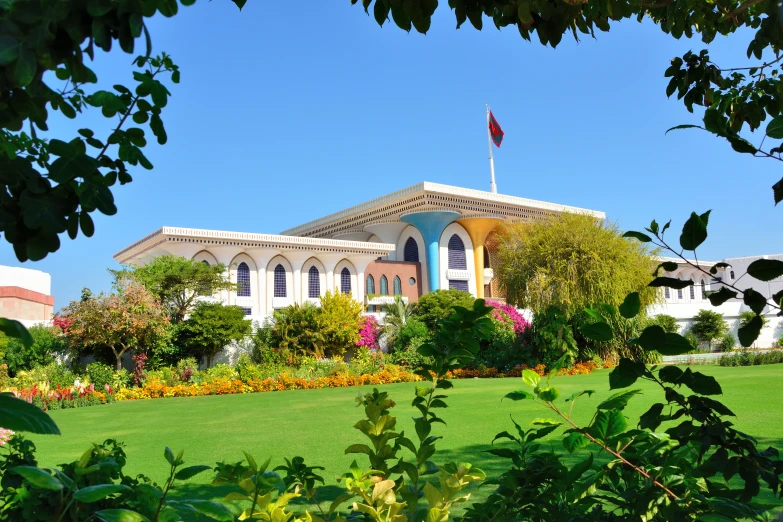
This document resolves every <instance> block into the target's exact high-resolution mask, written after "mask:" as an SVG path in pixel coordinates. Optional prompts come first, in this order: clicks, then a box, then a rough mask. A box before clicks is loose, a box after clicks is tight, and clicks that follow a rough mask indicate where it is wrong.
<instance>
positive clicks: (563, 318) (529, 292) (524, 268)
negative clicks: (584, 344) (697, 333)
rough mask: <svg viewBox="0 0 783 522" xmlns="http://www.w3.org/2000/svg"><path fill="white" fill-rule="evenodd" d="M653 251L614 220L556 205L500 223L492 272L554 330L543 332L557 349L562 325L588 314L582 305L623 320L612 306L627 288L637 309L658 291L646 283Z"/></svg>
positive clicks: (512, 299) (510, 297) (515, 300)
mask: <svg viewBox="0 0 783 522" xmlns="http://www.w3.org/2000/svg"><path fill="white" fill-rule="evenodd" d="M653 253H654V252H651V251H650V250H649V249H648V248H647V247H646V246H644V245H643V244H641V243H639V242H637V241H633V240H630V239H627V238H624V237H622V231H620V230H619V229H618V228H617V225H615V224H614V223H611V222H608V221H605V220H600V219H596V218H595V217H593V216H590V215H586V214H572V213H562V214H558V215H552V216H550V217H549V218H548V219H546V220H542V221H537V222H535V223H520V224H513V225H508V226H506V228H505V229H504V231H503V233H502V234H501V242H500V248H499V251H498V255H499V263H498V267H497V269H496V274H497V278H498V280H499V283H500V286H501V288H502V290H503V291H504V292H505V294H506V299H507V301H508V302H509V303H510V304H513V305H516V306H518V307H521V308H529V309H530V310H532V311H533V313H534V314H535V315H536V317H537V318H539V321H538V322H539V324H542V323H541V321H544V323H545V324H546V325H548V326H547V328H549V329H550V330H553V331H549V332H546V334H547V335H546V336H544V337H543V338H542V339H545V338H546V337H547V336H548V337H549V338H550V339H552V341H551V343H547V344H552V343H555V344H556V350H555V351H558V350H559V351H561V352H562V351H564V348H563V346H564V343H563V341H564V339H571V338H572V336H571V333H572V332H570V331H567V332H564V328H570V327H571V325H572V324H573V322H574V320H577V321H589V320H590V319H589V316H588V317H584V316H582V315H581V314H583V313H584V310H585V308H590V309H592V312H594V313H595V314H599V315H600V316H601V318H602V320H608V321H610V322H612V323H617V324H616V326H618V327H619V326H624V327H629V326H631V325H628V324H626V323H624V322H623V320H622V318H621V317H620V316H619V315H618V313H617V309H618V307H619V306H620V305H622V303H623V302H624V300H625V297H626V295H627V294H628V293H629V292H637V295H638V306H639V307H640V309H641V310H644V309H645V308H646V307H647V306H648V305H650V304H653V303H655V302H656V301H657V300H658V299H660V295H659V291H658V289H655V288H651V287H648V286H647V285H648V283H649V281H650V276H651V274H652V273H653V271H654V270H655V267H656V265H657V263H656V262H655V261H654V259H653V257H652V254H653ZM547 318H550V319H551V320H547ZM534 323H535V322H534ZM631 333H632V332H631V331H629V335H630V334H631ZM564 334H565V335H564ZM554 339H556V341H555V340H554ZM542 342H545V341H543V340H542ZM567 345H569V346H573V343H567ZM600 355H606V354H600Z"/></svg>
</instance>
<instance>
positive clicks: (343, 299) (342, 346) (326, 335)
mask: <svg viewBox="0 0 783 522" xmlns="http://www.w3.org/2000/svg"><path fill="white" fill-rule="evenodd" d="M317 321H318V328H319V330H320V332H321V334H322V335H323V343H324V344H323V352H324V356H325V357H330V358H331V357H338V356H342V355H343V354H345V352H346V351H347V350H348V349H350V348H351V347H353V346H356V341H358V340H359V329H360V328H361V321H362V305H361V304H360V303H358V302H356V301H355V300H354V299H353V297H351V296H350V295H348V294H343V293H342V292H338V291H334V292H331V291H330V292H326V293H325V294H324V295H323V296H321V312H320V313H319V314H318V316H317Z"/></svg>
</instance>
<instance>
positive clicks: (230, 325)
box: [177, 302, 251, 367]
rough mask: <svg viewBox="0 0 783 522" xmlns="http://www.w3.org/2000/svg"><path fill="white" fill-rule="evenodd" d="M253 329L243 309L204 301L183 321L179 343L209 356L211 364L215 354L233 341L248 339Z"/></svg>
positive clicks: (207, 358)
mask: <svg viewBox="0 0 783 522" xmlns="http://www.w3.org/2000/svg"><path fill="white" fill-rule="evenodd" d="M250 330H251V324H250V321H248V320H247V319H246V318H245V312H244V311H243V310H242V308H240V307H238V306H224V305H222V304H220V303H207V302H200V303H198V305H196V307H195V308H194V309H193V313H191V314H190V317H188V318H187V319H186V320H185V321H183V322H182V323H180V325H179V327H178V329H177V334H178V339H177V344H179V345H180V346H182V347H184V348H185V349H186V350H187V351H188V353H189V354H191V355H193V356H196V357H199V358H201V357H203V358H206V361H207V367H210V366H212V359H213V358H214V357H215V355H217V354H218V353H219V352H220V351H221V350H222V349H223V348H224V347H225V346H226V345H227V344H229V343H230V342H231V341H238V340H240V339H244V338H245V337H246V336H247V335H249V334H250Z"/></svg>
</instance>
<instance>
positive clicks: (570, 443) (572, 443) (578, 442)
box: [563, 431, 590, 453]
mask: <svg viewBox="0 0 783 522" xmlns="http://www.w3.org/2000/svg"><path fill="white" fill-rule="evenodd" d="M588 444H590V439H588V438H587V437H585V436H584V435H583V434H581V433H579V432H578V431H572V432H571V433H569V434H568V435H566V436H565V437H563V447H564V448H565V449H566V451H567V452H568V453H573V452H575V451H576V450H579V449H582V448H584V447H585V446H587V445H588Z"/></svg>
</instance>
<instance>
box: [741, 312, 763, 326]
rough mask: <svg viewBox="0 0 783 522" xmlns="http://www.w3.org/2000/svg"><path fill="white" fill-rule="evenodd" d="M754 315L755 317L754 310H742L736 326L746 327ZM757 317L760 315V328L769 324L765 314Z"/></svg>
mask: <svg viewBox="0 0 783 522" xmlns="http://www.w3.org/2000/svg"><path fill="white" fill-rule="evenodd" d="M754 317H756V314H755V313H754V312H751V311H750V310H748V311H746V312H742V313H741V314H740V315H739V325H738V326H739V327H740V328H744V327H746V326H747V325H748V324H749V323H750V322H751V321H752V320H753V318H754ZM759 317H761V328H762V329H763V328H765V327H766V326H767V325H768V324H769V319H767V318H766V316H764V315H759Z"/></svg>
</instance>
